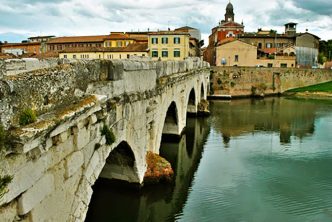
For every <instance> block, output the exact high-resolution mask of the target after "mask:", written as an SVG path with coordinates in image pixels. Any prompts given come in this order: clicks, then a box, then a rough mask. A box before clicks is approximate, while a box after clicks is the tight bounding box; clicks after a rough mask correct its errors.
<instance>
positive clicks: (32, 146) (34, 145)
mask: <svg viewBox="0 0 332 222" xmlns="http://www.w3.org/2000/svg"><path fill="white" fill-rule="evenodd" d="M40 144H41V139H40V138H36V139H34V140H31V141H29V142H27V143H25V144H24V145H23V150H22V152H23V153H27V152H29V151H30V150H33V149H35V148H37V147H38V146H39V145H40Z"/></svg>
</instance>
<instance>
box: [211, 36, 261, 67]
mask: <svg viewBox="0 0 332 222" xmlns="http://www.w3.org/2000/svg"><path fill="white" fill-rule="evenodd" d="M256 61H257V48H256V46H253V45H250V44H247V43H245V42H242V41H240V40H236V39H234V38H233V39H228V40H224V42H222V43H220V44H219V45H218V46H217V47H216V61H215V64H216V66H255V65H256Z"/></svg>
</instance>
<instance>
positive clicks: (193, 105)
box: [187, 88, 197, 114]
mask: <svg viewBox="0 0 332 222" xmlns="http://www.w3.org/2000/svg"><path fill="white" fill-rule="evenodd" d="M196 112H197V99H196V93H195V89H194V88H192V89H191V90H190V93H189V97H188V105H187V113H189V114H194V113H196Z"/></svg>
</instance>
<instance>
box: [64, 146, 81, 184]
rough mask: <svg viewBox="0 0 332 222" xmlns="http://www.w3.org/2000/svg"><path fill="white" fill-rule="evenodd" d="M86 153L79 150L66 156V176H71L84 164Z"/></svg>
mask: <svg viewBox="0 0 332 222" xmlns="http://www.w3.org/2000/svg"><path fill="white" fill-rule="evenodd" d="M83 162H84V155H83V153H82V152H81V151H77V152H75V153H73V154H71V155H70V156H69V157H67V158H66V174H65V177H66V178H69V177H71V176H72V175H73V174H74V173H76V171H77V170H78V169H79V168H80V167H81V166H82V165H83Z"/></svg>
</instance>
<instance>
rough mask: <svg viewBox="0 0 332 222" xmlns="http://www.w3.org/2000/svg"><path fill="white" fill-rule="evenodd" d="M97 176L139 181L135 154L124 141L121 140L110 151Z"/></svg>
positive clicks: (130, 181)
mask: <svg viewBox="0 0 332 222" xmlns="http://www.w3.org/2000/svg"><path fill="white" fill-rule="evenodd" d="M99 177H100V178H104V179H110V180H112V179H116V180H123V181H127V182H129V183H139V176H138V172H137V168H136V159H135V155H134V153H133V151H132V149H131V147H130V146H129V144H128V143H127V142H126V141H122V142H121V143H119V145H118V146H117V147H116V148H114V149H113V150H112V151H111V153H110V154H109V156H108V157H107V159H106V163H105V166H104V168H103V170H102V171H101V173H100V175H99Z"/></svg>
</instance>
